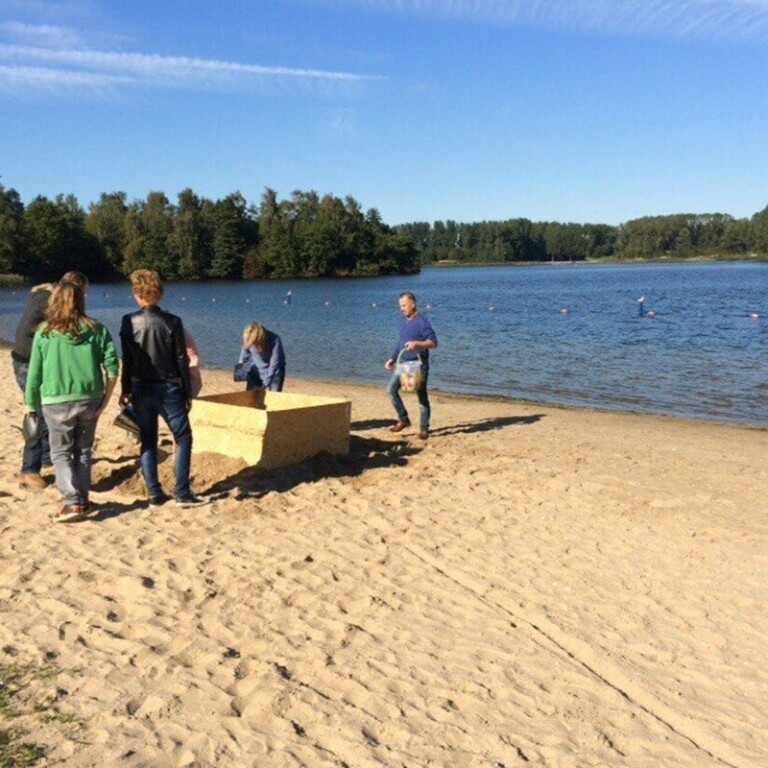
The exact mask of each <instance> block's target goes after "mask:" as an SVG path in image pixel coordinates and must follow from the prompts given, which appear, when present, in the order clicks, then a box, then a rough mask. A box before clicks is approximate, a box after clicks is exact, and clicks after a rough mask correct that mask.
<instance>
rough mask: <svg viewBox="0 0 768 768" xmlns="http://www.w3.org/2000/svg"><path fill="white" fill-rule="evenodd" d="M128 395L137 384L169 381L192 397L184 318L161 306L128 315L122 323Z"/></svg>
mask: <svg viewBox="0 0 768 768" xmlns="http://www.w3.org/2000/svg"><path fill="white" fill-rule="evenodd" d="M120 343H121V345H122V348H123V370H122V373H121V375H120V386H121V388H122V394H123V395H124V396H126V395H130V394H131V389H132V387H133V384H134V383H137V382H142V383H153V382H159V381H167V382H171V383H173V384H179V385H180V386H181V387H182V388H183V389H184V392H185V393H186V395H187V398H189V397H190V391H191V388H190V378H189V358H188V357H187V347H186V344H185V342H184V326H183V325H182V322H181V318H180V317H177V316H176V315H172V314H171V313H170V312H164V311H163V310H162V309H160V307H147V308H145V309H140V310H139V311H138V312H133V313H131V314H130V315H124V316H123V321H122V324H121V326H120Z"/></svg>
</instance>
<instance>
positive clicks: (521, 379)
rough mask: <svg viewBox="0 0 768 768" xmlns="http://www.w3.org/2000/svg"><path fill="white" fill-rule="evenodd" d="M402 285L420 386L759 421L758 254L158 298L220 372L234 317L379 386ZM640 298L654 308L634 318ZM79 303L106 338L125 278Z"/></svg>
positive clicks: (764, 334)
mask: <svg viewBox="0 0 768 768" xmlns="http://www.w3.org/2000/svg"><path fill="white" fill-rule="evenodd" d="M403 290H412V291H413V292H414V293H415V294H416V296H417V298H418V300H419V304H420V307H421V309H422V311H424V312H426V313H428V314H429V316H430V319H431V320H432V324H433V325H434V327H435V330H436V331H437V334H438V338H439V341H440V347H439V349H438V350H436V351H435V352H434V353H433V358H432V368H431V373H430V383H431V385H432V387H434V388H440V389H444V390H448V391H453V392H469V393H479V394H489V395H504V396H509V397H514V398H522V399H525V400H532V401H540V402H546V403H558V404H566V405H577V406H592V407H599V408H607V409H616V410H626V411H642V412H652V413H663V414H673V415H677V416H684V417H693V418H703V419H714V420H718V421H731V422H740V423H746V424H754V425H760V426H768V356H766V347H767V345H768V265H766V264H757V263H727V264H685V265H676V264H665V265H606V266H594V265H584V264H582V265H562V266H551V265H541V266H533V267H515V268H511V267H475V268H461V269H428V270H425V271H424V272H423V273H422V274H420V275H416V276H413V277H407V278H402V277H393V278H374V279H363V280H345V281H339V280H317V281H282V282H266V283H258V282H257V283H245V282H237V283H203V284H195V283H177V284H171V285H169V286H168V290H167V294H166V297H165V300H164V301H163V304H162V306H163V307H164V308H166V309H168V310H170V311H173V312H176V313H178V314H180V315H181V316H182V317H183V319H184V323H185V325H186V326H187V327H188V328H189V329H190V330H191V331H192V333H193V334H194V335H195V336H196V338H197V340H198V345H199V347H200V352H201V357H202V359H203V362H204V364H205V365H207V366H214V367H222V368H230V367H231V366H232V365H233V364H234V362H235V361H236V359H237V355H238V352H239V349H240V334H241V332H242V328H243V326H244V325H245V324H246V323H247V322H249V321H251V320H259V321H261V322H263V323H264V324H265V325H267V326H268V327H270V328H272V329H273V330H275V331H277V332H278V333H279V334H280V335H281V336H282V338H283V341H284V343H285V346H286V350H287V355H288V375H289V377H290V376H291V375H294V376H300V377H310V378H312V377H314V378H324V379H343V380H350V381H360V382H370V383H375V384H380V385H381V386H382V387H383V386H384V385H385V383H386V381H387V376H388V374H387V373H386V372H385V371H384V370H383V361H384V360H385V359H386V358H387V357H388V356H389V354H390V351H391V348H392V346H393V343H394V341H395V332H396V324H397V318H398V311H397V296H398V294H399V293H400V292H401V291H403ZM288 291H291V294H292V296H291V302H290V304H286V303H285V300H286V296H287V293H288ZM641 295H645V297H646V300H645V305H644V306H645V309H646V310H653V311H654V312H655V316H654V317H647V316H646V317H640V316H639V314H638V301H637V299H638V297H640V296H641ZM25 299H26V293H25V292H24V291H12V290H11V289H2V290H0V338H3V339H11V338H12V337H13V331H14V328H15V324H16V320H17V318H18V315H19V313H20V311H21V308H22V306H23V303H24V301H25ZM88 307H89V312H90V313H91V314H93V315H94V316H95V317H97V318H99V319H100V320H102V321H103V322H105V323H106V324H107V326H108V327H109V328H110V330H111V331H112V332H113V334H114V335H115V337H117V330H118V327H119V323H120V317H121V316H122V315H123V314H124V313H125V312H129V311H133V309H134V308H135V307H134V305H133V302H132V299H131V297H130V292H129V289H128V285H127V283H121V284H112V285H95V286H92V288H91V291H90V293H89V296H88ZM566 309H567V310H568V311H567V313H565V312H563V311H562V310H566ZM752 313H758V314H759V315H760V317H759V318H758V319H753V318H752V317H751V316H750V315H751V314H752ZM238 386H239V385H238ZM384 397H385V396H384V394H383V393H382V398H384ZM383 407H385V408H386V406H383Z"/></svg>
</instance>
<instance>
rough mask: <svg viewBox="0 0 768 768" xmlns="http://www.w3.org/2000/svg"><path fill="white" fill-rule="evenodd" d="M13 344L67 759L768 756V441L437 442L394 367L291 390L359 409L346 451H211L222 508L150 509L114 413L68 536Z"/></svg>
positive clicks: (556, 411)
mask: <svg viewBox="0 0 768 768" xmlns="http://www.w3.org/2000/svg"><path fill="white" fill-rule="evenodd" d="M0 355H1V356H2V361H1V362H0V365H2V366H3V370H5V371H6V376H5V377H3V379H2V382H0V391H1V392H2V399H1V402H2V408H3V417H4V418H3V420H2V424H0V440H2V442H3V444H4V445H5V446H6V449H5V451H4V452H3V458H2V472H0V531H1V534H0V535H1V542H2V543H1V545H0V648H2V650H0V663H2V664H6V665H7V664H11V663H13V664H19V665H31V666H32V667H37V668H41V667H45V668H47V669H49V673H48V674H46V675H39V676H36V677H33V678H32V679H31V682H30V683H29V684H28V685H27V686H26V688H25V689H24V691H23V692H22V694H20V695H19V698H20V706H21V704H23V700H26V701H27V702H28V706H26V707H22V709H23V710H24V711H23V713H22V715H21V717H19V718H17V719H16V720H14V721H13V725H14V727H16V726H22V727H24V728H25V729H26V731H27V735H26V737H25V739H26V740H27V741H30V742H34V743H37V744H40V745H43V746H45V747H46V749H47V750H48V756H47V758H45V760H44V761H42V763H41V764H44V765H50V766H56V765H62V766H67V767H68V768H85V766H94V767H95V766H99V767H100V768H103V767H104V766H125V767H126V768H134V767H135V768H139V767H141V768H166V767H169V768H170V767H171V766H174V767H175V766H194V767H196V768H197V767H200V768H202V767H208V766H224V767H228V766H233V767H234V766H259V768H265V767H266V768H272V767H273V766H274V767H276V768H282V767H283V766H286V767H293V766H310V767H313V766H329V767H331V766H336V767H339V766H346V767H347V768H365V767H367V766H392V767H393V768H394V767H395V766H397V767H398V768H400V767H401V766H407V767H408V768H419V767H420V766H440V767H442V766H446V767H448V766H450V767H454V766H456V767H462V766H466V767H467V768H480V767H481V766H482V767H485V766H487V767H488V768H501V767H502V766H503V767H505V768H511V767H512V766H547V767H548V768H555V767H557V768H561V767H563V768H566V767H567V768H571V767H572V768H585V767H587V766H632V768H646V767H647V768H657V767H659V766H690V768H707V766H713V767H714V766H734V767H737V768H747V767H750V768H757V767H758V766H766V765H768V670H766V664H765V656H766V650H767V649H768V611H766V597H767V596H768V593H767V591H766V590H767V589H768V500H767V499H768V431H766V430H761V429H751V428H747V427H737V426H728V425H722V424H714V423H703V422H686V421H682V420H676V419H671V418H663V417H654V416H636V415H631V414H620V413H605V412H595V411H588V410H575V409H566V408H556V407H550V406H541V405H532V404H527V403H516V402H510V401H502V400H493V399H480V398H477V399H476V398H466V397H459V396H453V395H447V394H443V393H439V392H434V393H433V395H432V401H433V434H432V437H431V438H430V440H429V441H428V442H427V443H426V444H424V443H423V442H421V441H420V440H418V439H417V438H416V429H413V430H408V431H406V432H404V433H401V434H398V435H395V434H391V433H389V432H388V430H387V427H388V426H389V425H390V424H391V423H392V421H393V412H392V410H391V407H390V405H389V402H388V400H387V398H386V395H385V393H384V384H385V380H386V377H385V375H384V373H383V372H382V386H381V387H370V386H360V385H353V384H346V383H330V382H317V381H300V380H296V379H293V378H289V379H288V381H287V385H286V390H287V391H289V392H300V393H305V394H318V395H333V396H340V397H345V398H347V399H349V400H350V401H351V403H352V435H351V441H350V453H349V455H347V456H335V457H334V456H327V455H323V456H319V457H316V458H314V459H311V460H307V461H305V462H303V463H301V464H299V465H297V466H294V467H290V468H287V469H281V470H274V471H270V472H267V471H264V470H259V469H253V468H249V467H247V466H245V465H244V463H243V462H240V461H238V460H236V459H228V458H224V457H221V456H217V455H214V454H202V455H195V457H194V459H193V487H194V490H195V491H196V492H197V493H199V494H201V495H203V496H205V497H206V498H207V499H208V501H209V503H208V504H207V505H206V506H204V507H202V508H196V509H187V510H179V509H177V508H175V507H174V506H173V505H166V506H165V507H162V508H160V509H159V510H156V509H152V510H150V509H149V508H148V507H147V505H146V502H145V494H144V488H143V484H142V481H141V478H140V474H139V471H138V456H137V446H136V443H135V442H134V441H133V440H132V439H131V438H130V437H129V436H128V435H127V434H126V433H124V432H122V431H121V430H119V429H118V428H116V427H114V426H113V425H112V423H111V419H112V417H114V415H115V414H116V408H117V406H116V402H113V405H112V406H111V407H110V412H109V414H108V417H107V418H104V419H103V420H102V422H101V423H100V426H99V431H98V437H97V448H96V455H97V460H96V463H95V465H94V492H93V497H92V500H93V501H95V502H96V512H95V514H94V515H93V516H92V517H91V518H90V519H88V520H86V521H83V522H79V523H75V524H68V525H67V524H54V523H52V522H50V515H51V514H52V513H54V512H55V511H56V510H57V509H58V508H59V507H60V499H59V495H58V492H57V491H56V489H55V487H53V486H51V487H49V488H48V489H46V490H44V491H32V490H27V489H22V488H20V487H19V485H18V482H17V477H16V473H17V472H18V469H19V462H20V451H21V435H20V433H19V431H18V428H17V426H18V425H19V424H20V422H21V416H22V414H23V407H22V398H21V394H20V392H19V391H18V388H17V386H16V384H15V381H14V380H13V377H12V375H11V361H10V353H9V351H8V350H7V349H4V350H2V352H0ZM204 381H205V388H204V391H203V394H211V393H215V392H225V391H230V390H233V389H236V388H239V386H240V385H234V384H233V383H232V382H231V379H230V376H229V374H228V373H227V372H215V371H206V372H205V374H204ZM405 397H406V398H407V405H408V406H409V407H410V408H411V412H412V416H415V415H416V405H415V398H414V396H410V395H406V396H405ZM163 444H164V446H165V447H166V449H167V450H168V452H169V453H170V449H171V448H172V445H171V443H170V441H169V438H168V437H167V435H166V437H165V439H164V440H163ZM169 464H170V462H169V461H166V462H164V465H163V468H162V469H163V472H164V473H165V476H166V477H168V476H169V474H170V467H169ZM166 490H172V489H171V488H170V487H168V486H166ZM40 702H44V704H45V715H46V716H42V715H41V714H40V712H35V711H34V705H35V703H38V704H39V703H40ZM8 725H9V723H8V721H2V720H0V728H5V727H8Z"/></svg>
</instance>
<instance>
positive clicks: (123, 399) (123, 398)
mask: <svg viewBox="0 0 768 768" xmlns="http://www.w3.org/2000/svg"><path fill="white" fill-rule="evenodd" d="M118 402H119V403H120V406H121V407H122V408H125V406H126V405H128V404H129V403H130V402H131V396H130V395H120V399H119V400H118Z"/></svg>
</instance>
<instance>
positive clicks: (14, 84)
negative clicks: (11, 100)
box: [0, 64, 132, 93]
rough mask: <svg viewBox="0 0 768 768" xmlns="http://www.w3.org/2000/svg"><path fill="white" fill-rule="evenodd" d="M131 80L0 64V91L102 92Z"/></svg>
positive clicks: (99, 74) (89, 73)
mask: <svg viewBox="0 0 768 768" xmlns="http://www.w3.org/2000/svg"><path fill="white" fill-rule="evenodd" d="M130 82H132V79H131V78H127V77H118V76H116V75H107V74H102V73H98V72H70V71H66V70H60V69H48V68H47V67H24V66H21V67H20V66H14V65H11V66H6V65H5V64H0V91H15V90H19V89H22V88H23V89H29V88H38V89H44V90H50V91H60V90H62V89H63V88H64V89H67V90H70V91H72V90H78V91H80V90H83V89H86V90H89V91H92V92H96V93H98V92H104V91H106V90H109V89H111V88H113V87H114V86H116V85H124V84H126V83H130Z"/></svg>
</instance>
